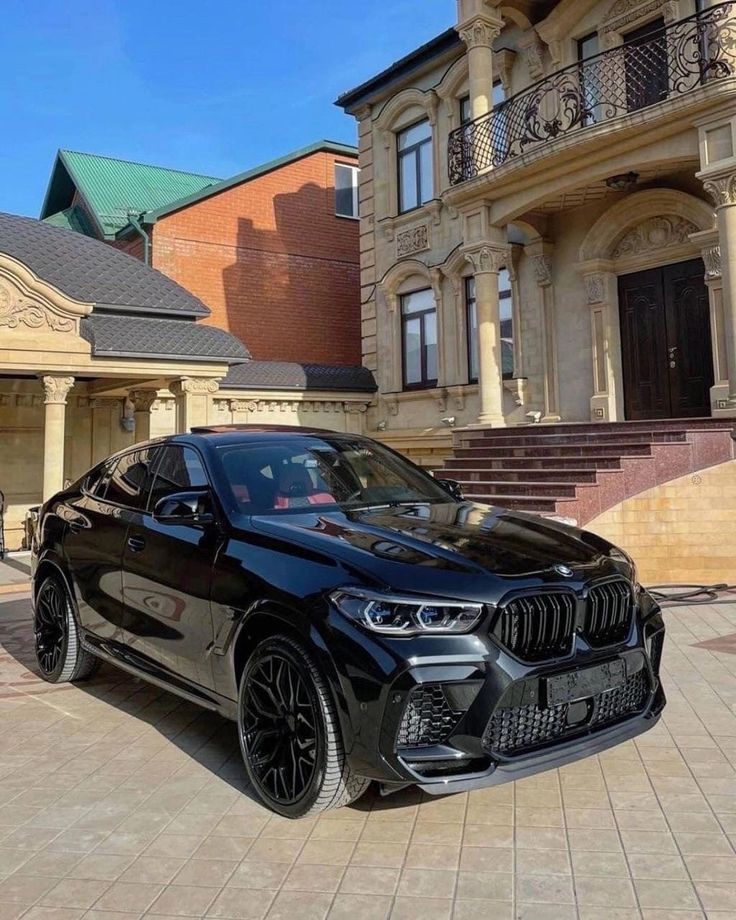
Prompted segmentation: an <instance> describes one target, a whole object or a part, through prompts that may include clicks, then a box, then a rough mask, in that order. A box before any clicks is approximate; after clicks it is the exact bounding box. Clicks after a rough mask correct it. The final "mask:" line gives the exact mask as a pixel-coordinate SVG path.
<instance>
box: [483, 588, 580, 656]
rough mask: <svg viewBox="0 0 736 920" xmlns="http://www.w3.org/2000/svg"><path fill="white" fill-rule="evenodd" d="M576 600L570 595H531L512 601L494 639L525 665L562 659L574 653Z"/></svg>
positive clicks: (555, 593)
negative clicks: (527, 662)
mask: <svg viewBox="0 0 736 920" xmlns="http://www.w3.org/2000/svg"><path fill="white" fill-rule="evenodd" d="M574 623H575V597H574V596H573V595H572V594H570V593H568V592H562V591H558V592H549V593H548V594H530V595H527V596H525V597H517V598H514V599H513V600H511V601H509V602H508V604H506V605H505V606H504V607H503V608H502V610H501V615H500V617H499V619H498V622H497V623H496V626H495V629H494V635H495V636H496V638H497V639H498V640H499V641H500V642H501V644H502V645H504V646H505V647H506V648H507V649H508V650H509V651H510V652H511V653H512V654H513V655H516V657H517V658H522V659H523V660H524V661H544V660H545V659H547V658H560V657H562V656H565V655H569V654H570V652H571V651H572V643H573V635H574Z"/></svg>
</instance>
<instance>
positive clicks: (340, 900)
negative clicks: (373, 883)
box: [327, 894, 393, 920]
mask: <svg viewBox="0 0 736 920" xmlns="http://www.w3.org/2000/svg"><path fill="white" fill-rule="evenodd" d="M392 904H393V901H392V899H391V898H388V897H377V896H376V895H361V894H338V895H337V897H336V898H335V900H334V901H333V902H332V907H331V908H330V912H329V914H328V915H327V917H328V920H387V917H388V915H389V912H390V910H391V906H392Z"/></svg>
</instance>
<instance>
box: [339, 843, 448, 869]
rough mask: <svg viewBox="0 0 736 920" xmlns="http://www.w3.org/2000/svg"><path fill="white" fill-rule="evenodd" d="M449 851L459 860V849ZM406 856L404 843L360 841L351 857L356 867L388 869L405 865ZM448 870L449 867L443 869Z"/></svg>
mask: <svg viewBox="0 0 736 920" xmlns="http://www.w3.org/2000/svg"><path fill="white" fill-rule="evenodd" d="M426 849H428V850H430V851H431V852H432V853H437V852H439V850H440V848H438V847H432V846H428V847H426ZM448 850H449V851H450V853H451V854H452V853H453V852H454V853H455V854H456V855H455V859H457V858H458V857H457V853H459V850H460V848H459V847H448ZM405 856H406V846H405V845H404V844H403V843H386V844H383V845H381V844H378V843H371V842H367V841H360V842H359V843H358V844H357V846H356V847H355V849H354V850H353V855H352V856H351V857H350V864H351V865H354V866H386V867H389V868H390V867H397V866H402V865H403V864H404V858H405ZM441 868H447V867H444V866H443V867H441Z"/></svg>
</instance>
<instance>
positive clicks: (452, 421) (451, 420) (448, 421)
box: [442, 415, 457, 428]
mask: <svg viewBox="0 0 736 920" xmlns="http://www.w3.org/2000/svg"><path fill="white" fill-rule="evenodd" d="M456 421H457V419H456V418H455V416H454V415H448V416H447V418H443V419H442V424H443V425H447V427H448V428H454V427H455V422H456Z"/></svg>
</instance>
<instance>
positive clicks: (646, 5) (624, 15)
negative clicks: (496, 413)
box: [604, 0, 667, 32]
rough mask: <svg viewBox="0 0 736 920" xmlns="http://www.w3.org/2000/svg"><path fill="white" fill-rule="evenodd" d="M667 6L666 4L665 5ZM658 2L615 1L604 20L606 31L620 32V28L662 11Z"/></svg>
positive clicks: (640, 0)
mask: <svg viewBox="0 0 736 920" xmlns="http://www.w3.org/2000/svg"><path fill="white" fill-rule="evenodd" d="M665 5H667V4H665ZM662 6H663V4H662V3H661V2H660V0H649V2H645V0H616V2H615V3H614V4H613V5H612V6H611V8H610V10H609V11H608V15H607V16H606V17H605V19H604V24H605V26H606V29H609V30H613V31H615V32H620V31H621V28H622V26H626V25H628V24H629V23H630V22H636V21H637V20H639V19H644V17H645V16H649V15H650V14H652V13H659V12H661V11H662Z"/></svg>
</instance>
